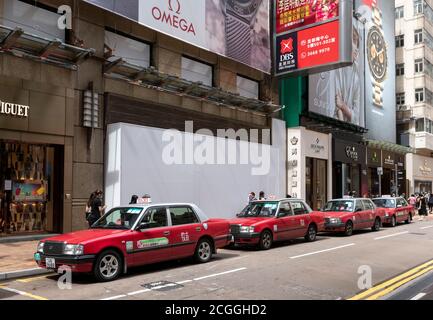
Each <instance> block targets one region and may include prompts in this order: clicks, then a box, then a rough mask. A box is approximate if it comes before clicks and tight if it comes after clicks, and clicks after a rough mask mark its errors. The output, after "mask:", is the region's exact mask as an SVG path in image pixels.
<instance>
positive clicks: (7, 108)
mask: <svg viewBox="0 0 433 320" xmlns="http://www.w3.org/2000/svg"><path fill="white" fill-rule="evenodd" d="M29 110H30V107H29V106H25V105H21V104H17V103H11V102H6V101H2V100H0V114H2V115H7V116H14V117H18V118H28V116H29Z"/></svg>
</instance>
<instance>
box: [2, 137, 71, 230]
mask: <svg viewBox="0 0 433 320" xmlns="http://www.w3.org/2000/svg"><path fill="white" fill-rule="evenodd" d="M63 157H64V156H63V147H62V146H51V145H36V144H28V143H21V142H13V141H1V140H0V236H9V235H14V236H17V235H27V234H38V233H58V232H61V226H62V217H63V162H64V159H63Z"/></svg>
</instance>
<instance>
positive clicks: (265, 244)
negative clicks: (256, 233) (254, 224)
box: [259, 230, 273, 250]
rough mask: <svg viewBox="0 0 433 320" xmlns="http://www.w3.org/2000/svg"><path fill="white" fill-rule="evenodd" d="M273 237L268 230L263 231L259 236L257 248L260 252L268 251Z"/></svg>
mask: <svg viewBox="0 0 433 320" xmlns="http://www.w3.org/2000/svg"><path fill="white" fill-rule="evenodd" d="M272 242H273V236H272V233H271V232H270V231H269V230H265V231H263V232H262V234H261V235H260V241H259V248H260V250H269V249H270V248H271V247H272Z"/></svg>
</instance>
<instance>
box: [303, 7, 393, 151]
mask: <svg viewBox="0 0 433 320" xmlns="http://www.w3.org/2000/svg"><path fill="white" fill-rule="evenodd" d="M394 10H395V8H394V6H393V3H392V1H387V0H356V1H355V13H356V15H357V16H358V19H354V22H353V35H354V36H353V47H354V50H353V62H354V64H353V65H352V66H351V67H346V68H340V69H338V70H333V71H330V72H324V73H320V74H316V75H312V76H310V77H309V109H310V112H314V113H318V114H321V115H324V116H327V117H330V118H334V119H337V120H339V121H342V122H346V123H350V124H353V125H356V126H359V127H364V128H367V129H368V133H367V138H369V139H373V140H382V141H388V142H391V143H395V142H396V126H395V121H396V114H395V68H394V67H393V66H394V65H395V41H394V39H395V36H394V34H395V29H394V27H395V26H394V24H395V20H394ZM358 36H359V46H358V40H357V38H358ZM384 128H386V130H384Z"/></svg>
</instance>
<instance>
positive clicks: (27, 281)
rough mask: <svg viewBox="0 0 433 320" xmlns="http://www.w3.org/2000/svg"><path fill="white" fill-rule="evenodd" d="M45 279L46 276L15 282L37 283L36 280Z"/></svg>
mask: <svg viewBox="0 0 433 320" xmlns="http://www.w3.org/2000/svg"><path fill="white" fill-rule="evenodd" d="M47 277H48V276H40V277H31V278H24V279H18V280H16V281H17V282H22V283H29V282H33V281H37V280H40V279H47Z"/></svg>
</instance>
